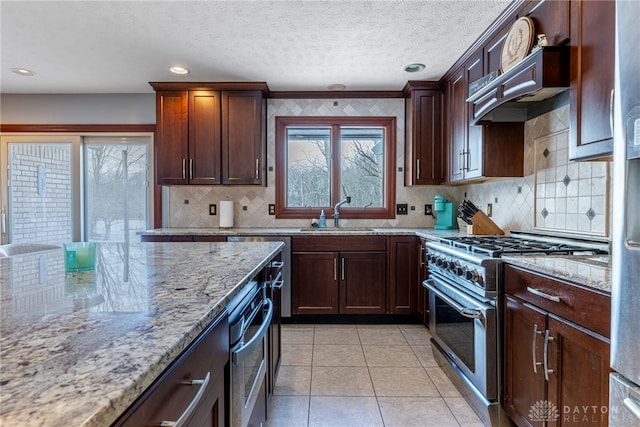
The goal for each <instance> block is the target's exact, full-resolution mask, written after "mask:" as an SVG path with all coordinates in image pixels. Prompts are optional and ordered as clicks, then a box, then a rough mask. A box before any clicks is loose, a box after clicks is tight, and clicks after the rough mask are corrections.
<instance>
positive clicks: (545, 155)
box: [542, 148, 551, 157]
mask: <svg viewBox="0 0 640 427" xmlns="http://www.w3.org/2000/svg"><path fill="white" fill-rule="evenodd" d="M549 154H551V152H550V151H549V149H547V148H545V149H544V151H543V152H542V155H543V156H544V157H549Z"/></svg>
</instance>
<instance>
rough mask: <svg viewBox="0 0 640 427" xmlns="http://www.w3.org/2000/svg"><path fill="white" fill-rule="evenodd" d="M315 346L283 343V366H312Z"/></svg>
mask: <svg viewBox="0 0 640 427" xmlns="http://www.w3.org/2000/svg"><path fill="white" fill-rule="evenodd" d="M312 353H313V345H310V344H285V343H282V362H281V363H282V366H311V355H312Z"/></svg>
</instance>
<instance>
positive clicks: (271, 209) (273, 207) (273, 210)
mask: <svg viewBox="0 0 640 427" xmlns="http://www.w3.org/2000/svg"><path fill="white" fill-rule="evenodd" d="M275 214H276V205H274V204H273V203H269V215H275Z"/></svg>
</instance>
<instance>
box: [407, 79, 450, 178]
mask: <svg viewBox="0 0 640 427" xmlns="http://www.w3.org/2000/svg"><path fill="white" fill-rule="evenodd" d="M411 83H412V82H409V84H408V88H409V89H408V90H407V91H406V92H407V95H406V100H405V114H406V117H405V160H404V161H405V164H404V184H405V185H406V186H410V185H435V184H440V183H441V182H442V181H443V173H444V168H443V160H444V157H443V139H442V91H441V90H440V87H439V84H438V83H435V82H420V83H429V84H428V85H427V86H426V87H427V88H424V87H422V86H412V85H411Z"/></svg>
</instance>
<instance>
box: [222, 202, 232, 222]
mask: <svg viewBox="0 0 640 427" xmlns="http://www.w3.org/2000/svg"><path fill="white" fill-rule="evenodd" d="M220 227H233V202H232V201H230V200H221V201H220Z"/></svg>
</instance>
